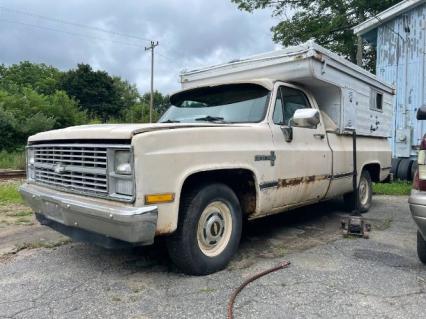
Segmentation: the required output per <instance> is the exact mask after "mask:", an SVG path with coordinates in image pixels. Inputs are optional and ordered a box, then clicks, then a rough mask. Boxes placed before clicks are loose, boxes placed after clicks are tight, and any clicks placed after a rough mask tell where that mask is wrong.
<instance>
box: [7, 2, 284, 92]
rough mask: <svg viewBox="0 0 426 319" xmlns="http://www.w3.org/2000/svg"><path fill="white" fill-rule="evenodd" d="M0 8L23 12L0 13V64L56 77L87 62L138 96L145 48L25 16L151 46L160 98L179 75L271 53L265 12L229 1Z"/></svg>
mask: <svg viewBox="0 0 426 319" xmlns="http://www.w3.org/2000/svg"><path fill="white" fill-rule="evenodd" d="M0 7H6V8H10V9H13V10H17V11H25V12H26V13H29V14H22V13H17V12H15V11H13V10H6V9H2V8H0V48H1V49H0V63H5V64H12V63H17V62H19V61H22V60H29V61H32V62H38V63H41V62H43V63H46V64H51V65H54V66H56V67H58V68H60V69H64V70H65V69H69V68H73V67H75V66H76V64H77V63H80V62H84V63H90V64H91V65H93V66H94V67H95V68H98V69H104V70H107V71H108V72H109V73H111V74H114V75H119V76H121V77H123V78H125V79H127V80H128V81H130V82H132V83H136V84H137V87H138V89H139V90H140V91H141V92H145V91H148V89H149V76H150V73H149V72H150V60H149V59H150V56H149V54H148V52H145V50H144V46H147V45H148V44H149V42H147V41H143V40H137V39H130V38H123V37H120V36H117V35H114V34H109V33H103V32H99V31H96V30H94V29H87V28H82V27H79V26H76V25H68V24H63V23H59V22H55V21H48V20H45V19H40V18H38V17H36V16H34V15H31V14H36V15H42V16H47V17H50V18H54V19H59V20H65V21H73V22H76V23H78V24H84V25H89V26H91V27H92V28H102V29H107V30H112V31H114V32H119V33H123V34H131V35H135V36H137V37H140V38H143V39H153V40H158V41H159V42H160V45H159V46H158V47H157V53H158V54H156V70H155V81H156V85H155V86H156V88H157V89H159V90H160V91H162V92H167V93H168V92H171V91H174V90H177V89H179V83H178V74H179V71H180V70H182V69H185V68H186V69H192V68H195V67H198V66H202V65H210V64H216V63H221V62H225V61H229V60H232V59H235V58H238V57H242V56H248V55H252V54H255V53H259V52H264V51H268V50H273V49H274V48H275V47H276V45H275V44H274V43H273V42H272V40H271V33H270V31H269V29H270V27H271V26H272V25H273V24H275V23H276V22H275V21H273V20H272V18H271V16H270V12H268V11H261V12H256V13H254V14H249V13H246V12H241V11H239V10H238V9H237V8H236V6H235V5H234V4H233V3H231V2H230V0H180V1H179V0H168V1H167V0H161V1H155V0H151V1H130V0H127V1H113V0H102V1H101V0H92V1H82V0H79V1H76V0H74V1H54V0H45V1H34V0H33V1H30V0H21V1H19V2H17V1H12V0H9V1H6V0H4V1H1V0H0ZM55 30H56V31H55ZM59 30H60V31H61V32H59ZM128 44H130V45H128Z"/></svg>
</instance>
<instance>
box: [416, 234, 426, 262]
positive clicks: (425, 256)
mask: <svg viewBox="0 0 426 319" xmlns="http://www.w3.org/2000/svg"><path fill="white" fill-rule="evenodd" d="M417 255H418V256H419V259H420V261H421V262H422V263H424V264H426V241H425V240H424V238H423V236H422V234H421V233H420V232H419V231H417Z"/></svg>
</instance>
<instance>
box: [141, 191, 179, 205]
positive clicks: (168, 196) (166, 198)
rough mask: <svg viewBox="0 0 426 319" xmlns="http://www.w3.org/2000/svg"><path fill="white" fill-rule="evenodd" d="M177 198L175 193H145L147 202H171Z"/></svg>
mask: <svg viewBox="0 0 426 319" xmlns="http://www.w3.org/2000/svg"><path fill="white" fill-rule="evenodd" d="M174 200H175V194H173V193H165V194H149V195H145V204H147V205H148V204H159V203H171V202H173V201H174Z"/></svg>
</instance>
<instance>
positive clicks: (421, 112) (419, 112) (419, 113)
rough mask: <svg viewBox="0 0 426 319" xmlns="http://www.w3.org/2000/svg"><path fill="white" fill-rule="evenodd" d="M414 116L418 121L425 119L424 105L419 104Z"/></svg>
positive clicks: (425, 109)
mask: <svg viewBox="0 0 426 319" xmlns="http://www.w3.org/2000/svg"><path fill="white" fill-rule="evenodd" d="M416 118H417V119H418V120H419V121H423V120H426V105H423V106H420V107H419V109H418V110H417V116H416Z"/></svg>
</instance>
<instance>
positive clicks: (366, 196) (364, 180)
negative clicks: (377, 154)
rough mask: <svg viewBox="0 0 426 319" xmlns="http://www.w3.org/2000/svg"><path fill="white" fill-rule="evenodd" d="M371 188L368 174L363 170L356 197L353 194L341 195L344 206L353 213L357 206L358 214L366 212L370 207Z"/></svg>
mask: <svg viewBox="0 0 426 319" xmlns="http://www.w3.org/2000/svg"><path fill="white" fill-rule="evenodd" d="M372 195H373V187H372V183H371V177H370V173H369V172H368V171H366V170H363V171H362V173H361V177H360V180H359V184H358V196H356V194H355V193H354V192H352V193H348V194H345V195H343V200H344V202H345V206H346V207H347V208H348V210H350V211H353V210H354V209H355V208H356V207H357V205H358V209H359V212H360V213H365V212H367V211H368V210H369V209H370V207H371V200H372Z"/></svg>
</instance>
